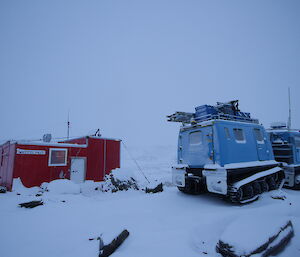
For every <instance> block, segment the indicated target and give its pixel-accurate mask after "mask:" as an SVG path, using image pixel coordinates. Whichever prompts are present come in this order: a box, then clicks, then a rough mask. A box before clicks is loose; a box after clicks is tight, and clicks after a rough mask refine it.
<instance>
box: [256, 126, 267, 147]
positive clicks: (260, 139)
mask: <svg viewBox="0 0 300 257" xmlns="http://www.w3.org/2000/svg"><path fill="white" fill-rule="evenodd" d="M254 135H255V138H256V141H257V143H259V144H264V143H265V142H264V137H263V134H262V133H261V130H260V129H258V128H255V129H254Z"/></svg>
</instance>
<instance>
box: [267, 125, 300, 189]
mask: <svg viewBox="0 0 300 257" xmlns="http://www.w3.org/2000/svg"><path fill="white" fill-rule="evenodd" d="M268 133H269V135H270V140H271V142H272V147H273V152H274V156H275V160H276V161H278V162H281V163H282V166H283V170H284V172H285V183H284V186H285V187H288V188H293V189H298V190H300V131H299V130H293V129H288V128H287V127H286V125H285V124H282V123H277V124H273V125H272V126H271V129H269V130H268Z"/></svg>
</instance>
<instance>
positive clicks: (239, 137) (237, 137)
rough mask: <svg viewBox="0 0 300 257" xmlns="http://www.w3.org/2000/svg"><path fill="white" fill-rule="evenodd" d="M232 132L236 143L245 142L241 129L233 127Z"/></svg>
mask: <svg viewBox="0 0 300 257" xmlns="http://www.w3.org/2000/svg"><path fill="white" fill-rule="evenodd" d="M233 134H234V137H235V141H236V142H237V143H246V139H245V135H244V131H243V129H239V128H234V129H233Z"/></svg>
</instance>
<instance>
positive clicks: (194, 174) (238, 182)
mask: <svg viewBox="0 0 300 257" xmlns="http://www.w3.org/2000/svg"><path fill="white" fill-rule="evenodd" d="M173 169H176V167H173ZM177 169H178V167H177ZM179 169H181V170H185V172H183V173H181V174H182V175H183V174H184V182H183V181H181V182H180V178H179V177H178V176H177V182H180V183H182V185H184V186H178V189H179V190H180V191H182V192H184V193H187V194H201V193H204V192H212V193H217V194H222V195H223V196H224V198H225V199H226V200H229V201H231V202H232V203H240V204H244V203H248V202H252V201H254V200H256V199H258V197H259V195H261V194H262V193H264V192H268V191H272V190H276V189H280V188H281V187H282V186H283V183H284V171H283V170H282V168H280V167H278V166H277V164H276V165H268V166H260V167H251V168H240V169H228V170H225V172H226V177H225V176H222V175H221V176H218V175H219V174H221V173H225V172H224V171H221V172H220V169H218V171H217V170H213V169H210V170H208V169H203V170H201V171H200V170H198V169H188V168H187V167H180V168H179ZM217 172H219V174H217ZM201 173H202V174H204V176H203V175H202V176H200V174H201ZM208 174H209V175H208ZM212 176H214V178H213V179H211V177H212ZM182 179H183V177H182ZM212 181H213V182H212ZM173 182H175V183H176V179H175V180H174V177H173ZM177 185H178V184H177Z"/></svg>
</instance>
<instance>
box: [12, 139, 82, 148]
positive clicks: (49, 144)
mask: <svg viewBox="0 0 300 257" xmlns="http://www.w3.org/2000/svg"><path fill="white" fill-rule="evenodd" d="M13 143H16V144H19V145H43V146H58V147H61V146H62V147H83V148H84V147H87V145H85V144H84V145H80V144H67V143H57V142H53V143H51V142H50V143H48V142H41V141H26V140H21V141H14V142H13Z"/></svg>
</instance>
